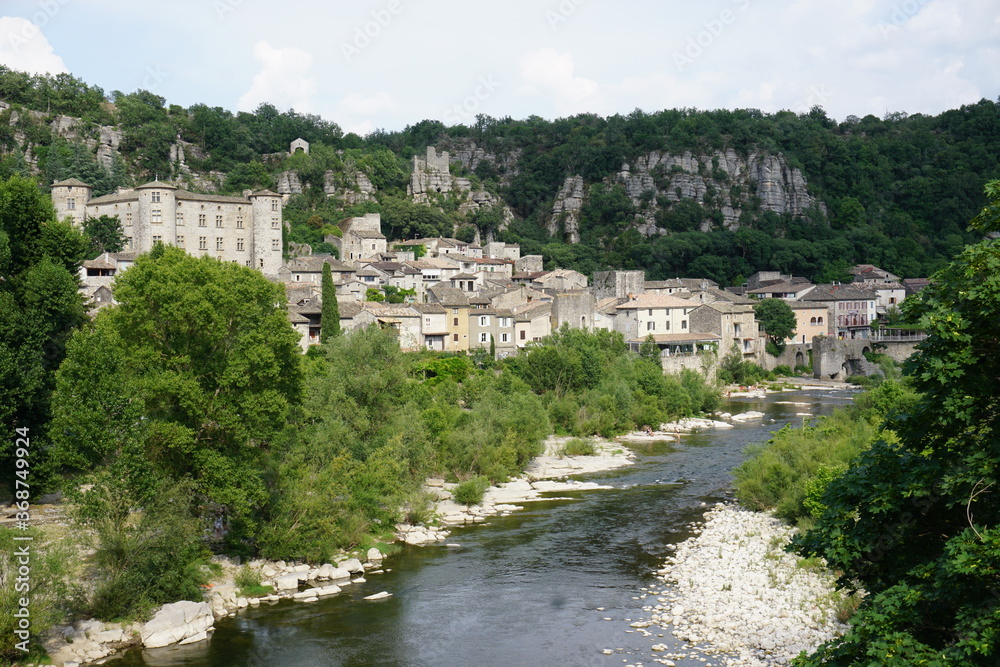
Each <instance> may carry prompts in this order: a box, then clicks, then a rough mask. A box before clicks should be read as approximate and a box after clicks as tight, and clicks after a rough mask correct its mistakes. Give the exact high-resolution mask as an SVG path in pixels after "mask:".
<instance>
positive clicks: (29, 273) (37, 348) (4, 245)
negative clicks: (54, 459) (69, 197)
mask: <svg viewBox="0 0 1000 667" xmlns="http://www.w3.org/2000/svg"><path fill="white" fill-rule="evenodd" d="M85 249H86V241H85V239H84V238H83V236H82V235H81V234H80V233H79V232H78V231H77V230H75V229H74V228H73V227H72V226H70V225H69V224H67V223H61V222H57V221H56V219H55V211H54V210H53V208H52V204H51V202H50V201H49V199H48V197H46V196H45V195H44V194H43V193H42V192H41V191H40V190H39V189H38V186H37V185H35V183H34V182H33V181H30V180H28V179H25V178H21V177H19V176H14V177H11V178H10V179H9V180H7V181H5V182H3V183H0V423H2V424H3V425H4V427H5V428H6V429H7V431H8V432H9V433H13V432H14V429H15V428H27V429H29V431H30V432H31V437H32V441H33V442H34V443H36V444H37V445H39V446H38V448H37V450H36V451H37V452H39V453H41V452H44V451H45V448H44V447H43V446H42V443H43V442H44V425H45V424H46V423H47V421H48V419H49V410H50V405H51V402H50V397H51V392H52V389H53V387H54V381H55V375H54V374H55V371H56V369H57V368H58V367H59V364H60V363H61V362H62V360H63V357H64V356H65V346H66V341H67V340H68V339H69V337H70V336H71V334H72V332H73V331H74V330H75V329H76V328H77V327H78V326H79V325H80V324H81V323H82V322H83V321H84V317H85V315H84V307H83V299H82V298H81V297H80V294H79V291H78V289H79V282H78V279H77V271H78V270H79V267H80V262H81V261H82V260H83V257H84V252H85ZM11 444H12V440H10V439H7V440H4V441H3V442H0V462H5V461H6V458H5V456H6V454H7V451H8V450H9V448H10V445H11ZM41 463H42V461H41V460H40V459H39V460H36V461H35V465H34V466H33V469H34V470H36V471H38V472H41V470H42V466H41ZM3 467H4V469H5V470H13V466H8V465H7V464H6V463H3ZM40 481H41V480H39V482H40Z"/></svg>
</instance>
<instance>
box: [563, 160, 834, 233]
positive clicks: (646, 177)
mask: <svg viewBox="0 0 1000 667" xmlns="http://www.w3.org/2000/svg"><path fill="white" fill-rule="evenodd" d="M605 183H606V184H607V185H621V186H623V187H624V188H625V191H626V192H627V193H628V196H629V198H630V199H631V200H632V203H633V205H635V207H636V209H637V210H638V211H639V212H638V214H637V215H636V220H635V222H634V225H635V228H636V229H637V230H638V231H639V232H640V233H641V234H643V235H645V236H654V235H656V234H662V233H665V232H666V231H667V230H666V229H663V228H662V227H659V226H658V225H657V223H656V217H657V212H658V211H660V210H663V209H664V208H669V207H670V206H671V205H672V204H673V203H676V202H679V201H681V200H682V199H692V200H695V201H697V202H698V203H699V204H701V205H702V206H704V207H705V209H706V211H708V212H714V211H718V212H719V213H720V214H721V220H722V226H723V227H725V228H726V229H736V228H738V227H739V226H740V216H741V214H742V213H743V212H744V211H746V210H753V209H756V208H758V207H759V209H760V210H763V211H773V212H774V213H778V214H785V213H787V214H790V215H793V216H800V215H803V214H804V213H805V212H806V210H807V209H809V208H810V207H812V206H818V208H819V209H820V210H822V211H824V212H825V210H826V207H825V206H824V205H823V204H822V202H818V201H817V200H816V199H815V198H814V197H813V196H812V195H810V194H809V192H808V188H807V186H806V180H805V177H804V176H803V175H802V172H801V171H800V170H799V169H797V168H795V167H792V166H790V165H789V164H788V162H787V161H786V160H785V158H784V156H782V155H780V154H779V155H774V154H771V153H767V152H764V151H754V152H752V153H750V154H748V155H746V156H741V155H737V153H736V151H734V150H732V149H729V150H725V151H715V152H714V153H710V154H703V155H695V154H692V153H691V152H689V151H688V152H684V153H681V154H673V153H669V152H665V151H652V152H650V153H648V154H646V155H643V156H641V157H639V158H638V159H636V160H635V163H634V166H633V165H629V164H627V163H626V164H624V165H622V168H621V170H620V171H619V172H618V173H617V174H615V175H614V176H612V177H610V178H607V179H605ZM585 193H586V187H585V185H584V182H583V179H582V178H581V177H580V176H570V177H567V179H566V181H565V183H564V184H563V186H562V188H561V189H560V191H559V193H558V194H557V195H556V199H555V202H554V203H553V206H552V213H551V215H550V217H549V219H548V225H547V226H548V230H549V233H550V234H557V233H558V231H559V229H560V227H561V228H562V231H563V234H564V237H565V239H566V241H568V242H570V243H578V242H579V240H580V234H579V222H580V210H581V208H582V207H583V204H584V201H585V198H586V194H585ZM712 226H713V223H712V221H711V220H710V219H707V218H706V219H705V220H704V221H703V222H702V226H701V229H702V231H709V230H710V229H711V228H712Z"/></svg>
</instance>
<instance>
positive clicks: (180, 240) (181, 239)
mask: <svg viewBox="0 0 1000 667" xmlns="http://www.w3.org/2000/svg"><path fill="white" fill-rule="evenodd" d="M177 247H178V248H183V247H184V237H183V236H178V237H177Z"/></svg>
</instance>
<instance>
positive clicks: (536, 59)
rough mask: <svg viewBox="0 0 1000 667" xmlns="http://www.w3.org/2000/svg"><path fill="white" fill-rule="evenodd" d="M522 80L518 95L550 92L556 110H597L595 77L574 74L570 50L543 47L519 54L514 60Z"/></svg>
mask: <svg viewBox="0 0 1000 667" xmlns="http://www.w3.org/2000/svg"><path fill="white" fill-rule="evenodd" d="M518 64H519V66H520V71H521V79H522V80H523V81H524V83H523V84H522V85H521V86H520V87H519V88H518V89H517V91H516V92H517V94H518V95H550V96H551V97H552V103H553V106H554V107H555V110H556V112H557V113H559V114H575V113H585V112H589V111H599V110H600V109H598V108H597V107H599V106H601V105H600V101H599V100H598V89H599V86H598V84H597V82H596V81H592V80H590V79H586V78H584V77H582V76H575V74H574V69H575V65H574V63H573V54H571V53H559V52H557V51H556V50H555V49H552V48H545V49H541V50H539V51H534V52H532V53H529V54H527V55H526V56H524V57H523V58H521V60H520V62H519V63H518Z"/></svg>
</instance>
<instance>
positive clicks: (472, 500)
mask: <svg viewBox="0 0 1000 667" xmlns="http://www.w3.org/2000/svg"><path fill="white" fill-rule="evenodd" d="M489 486H490V482H489V480H488V479H486V478H485V477H483V476H482V475H477V476H475V477H470V478H469V479H467V480H465V481H464V482H462V483H461V484H459V485H458V486H456V487H455V490H454V491H453V492H452V495H453V496H454V498H455V502H456V503H461V504H462V505H478V504H479V503H481V502H483V496H484V495H485V494H486V489H488V488H489Z"/></svg>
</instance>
